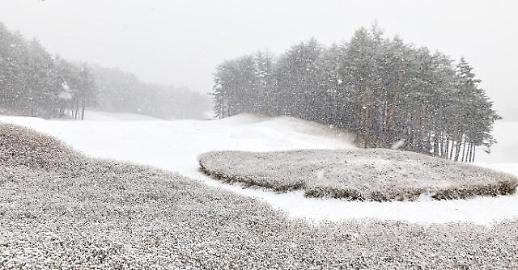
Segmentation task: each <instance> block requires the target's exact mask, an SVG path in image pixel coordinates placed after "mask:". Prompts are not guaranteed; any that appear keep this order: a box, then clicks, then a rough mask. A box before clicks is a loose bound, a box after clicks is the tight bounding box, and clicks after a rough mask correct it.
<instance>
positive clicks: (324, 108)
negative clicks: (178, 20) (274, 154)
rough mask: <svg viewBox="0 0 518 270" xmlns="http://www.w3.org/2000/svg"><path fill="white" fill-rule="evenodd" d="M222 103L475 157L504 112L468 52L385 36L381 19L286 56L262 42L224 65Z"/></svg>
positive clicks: (364, 138) (366, 137)
mask: <svg viewBox="0 0 518 270" xmlns="http://www.w3.org/2000/svg"><path fill="white" fill-rule="evenodd" d="M214 81H215V84H214V89H213V90H214V91H213V95H214V101H215V113H216V115H217V116H218V117H220V118H222V117H227V116H231V115H235V114H239V113H258V114H265V115H271V116H280V115H287V116H293V117H298V118H302V119H306V120H311V121H317V122H320V123H323V124H327V125H331V126H333V127H337V128H345V129H349V130H351V131H353V132H354V133H356V134H358V138H359V141H360V143H361V144H362V145H363V146H364V147H385V148H389V147H401V148H402V149H405V150H409V151H414V152H419V153H426V154H430V155H433V156H437V157H442V158H447V159H452V160H455V161H464V162H473V161H474V160H475V148H476V147H477V146H485V147H486V149H487V150H488V151H489V147H490V146H491V145H492V144H493V143H494V142H495V140H494V139H493V137H492V135H491V131H492V128H493V124H494V122H495V121H496V120H498V119H500V117H499V116H498V115H497V113H496V112H495V111H494V110H493V104H492V102H491V101H490V100H489V98H488V97H487V95H486V93H485V91H484V90H483V89H481V88H480V86H479V83H480V80H478V79H477V78H476V77H475V74H474V73H473V68H472V67H471V66H470V65H469V64H468V63H467V62H466V60H465V59H464V58H462V59H460V61H459V62H458V63H457V64H455V63H454V61H453V60H452V59H450V58H449V57H447V56H445V55H444V54H442V53H440V52H434V53H432V52H430V50H429V49H427V48H416V47H415V46H414V45H412V44H408V43H405V42H404V41H403V40H402V39H401V38H399V37H394V38H386V37H384V35H383V33H382V31H380V30H379V28H378V27H377V26H373V27H372V29H370V30H368V29H365V28H361V29H359V30H357V31H356V32H355V33H354V35H353V37H352V38H351V39H350V41H348V42H344V43H342V44H334V45H332V46H330V47H324V46H322V45H321V44H319V43H318V41H316V40H315V39H311V40H309V41H307V42H301V43H299V44H297V45H294V46H292V47H291V48H289V49H288V50H287V51H286V52H284V53H283V54H281V55H280V56H278V57H274V56H272V55H271V54H270V53H269V52H258V53H256V54H254V55H245V56H242V57H239V58H237V59H233V60H227V61H225V62H224V63H222V64H220V65H219V66H218V67H217V70H216V73H215V78H214Z"/></svg>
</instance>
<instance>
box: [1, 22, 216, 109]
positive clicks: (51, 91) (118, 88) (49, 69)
mask: <svg viewBox="0 0 518 270" xmlns="http://www.w3.org/2000/svg"><path fill="white" fill-rule="evenodd" d="M87 106H88V107H91V108H95V109H98V110H101V111H111V112H131V113H139V114H146V115H151V116H156V117H161V118H202V117H205V116H204V113H205V112H206V111H209V110H210V103H209V99H208V98H207V97H206V96H204V95H201V94H199V93H195V92H191V91H189V90H187V89H182V88H174V87H172V86H160V85H152V84H146V83H143V82H141V81H139V80H138V79H137V78H136V77H135V75H133V74H130V73H125V72H122V71H119V70H117V69H108V68H102V67H99V66H94V65H87V64H75V63H71V62H67V61H65V60H64V59H61V58H60V57H57V56H52V55H51V54H49V53H48V52H47V51H46V50H45V49H44V48H43V47H42V46H41V45H40V44H39V42H38V41H36V40H32V41H28V40H26V39H25V38H24V37H22V35H20V34H18V33H12V32H10V31H8V30H7V29H6V28H5V27H4V26H3V25H2V24H1V23H0V114H13V115H24V116H36V117H43V118H62V117H68V118H73V119H84V116H85V108H86V107H87Z"/></svg>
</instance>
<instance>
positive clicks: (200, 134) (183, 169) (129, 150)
mask: <svg viewBox="0 0 518 270" xmlns="http://www.w3.org/2000/svg"><path fill="white" fill-rule="evenodd" d="M128 120H130V119H128ZM139 120H140V119H139ZM0 121H4V122H10V123H16V124H20V125H23V126H27V127H31V128H33V129H35V130H37V131H41V132H44V133H46V134H50V135H53V136H55V137H57V138H59V139H61V140H63V141H64V142H66V143H67V144H69V145H71V146H73V148H74V149H77V150H80V151H82V152H83V153H85V154H87V155H89V156H93V157H98V158H110V159H116V160H122V161H131V162H134V163H137V164H144V165H151V166H155V167H158V168H162V169H167V170H171V171H176V172H179V173H181V174H182V175H185V176H189V177H191V178H194V179H198V180H200V181H203V183H205V184H207V185H210V186H213V187H218V188H220V189H226V190H230V191H233V192H235V193H238V194H242V195H245V196H250V197H254V198H258V199H260V200H262V201H265V202H267V203H269V204H270V205H272V206H273V207H274V208H277V209H281V210H283V211H285V212H286V213H287V214H288V215H289V216H290V217H293V218H308V219H312V220H314V221H341V220H346V219H356V218H376V219H382V220H400V221H408V222H418V223H448V222H456V221H466V222H474V223H477V224H484V225H488V224H491V223H493V222H494V221H503V220H507V219H514V218H517V217H518V207H516V205H518V195H512V196H500V197H495V198H483V197H480V198H474V199H469V200H448V201H427V200H423V201H418V202H384V203H379V202H345V201H341V200H334V199H309V198H305V197H304V195H303V193H302V192H290V193H283V194H277V193H273V192H270V191H264V190H261V189H243V188H241V187H239V186H233V185H228V184H224V183H221V182H219V181H216V180H213V179H211V178H210V177H206V176H204V175H203V174H202V173H200V172H199V171H198V167H199V166H198V161H197V156H198V155H200V154H202V153H204V152H208V151H214V150H242V151H273V150H295V149H346V148H348V149H351V148H354V146H353V145H352V143H351V141H352V140H353V137H352V136H350V135H348V134H344V133H340V132H337V131H336V130H334V129H329V128H328V127H324V126H320V125H317V124H314V123H310V122H305V121H301V120H297V119H292V118H287V117H281V118H275V119H267V118H261V117H257V116H252V115H240V116H236V117H232V118H229V119H224V120H210V121H195V120H179V121H84V122H82V121H46V120H42V119H37V118H27V117H0ZM516 131H517V132H518V125H517V128H516ZM496 137H497V139H499V134H498V133H497V134H496ZM501 142H502V141H501ZM504 143H505V142H504ZM517 151H518V149H517ZM488 166H490V167H495V168H497V169H499V168H501V167H500V166H498V164H496V165H495V164H489V165H488ZM513 168H518V165H514V164H510V165H507V166H506V170H505V171H507V172H512V171H515V172H518V170H515V169H513Z"/></svg>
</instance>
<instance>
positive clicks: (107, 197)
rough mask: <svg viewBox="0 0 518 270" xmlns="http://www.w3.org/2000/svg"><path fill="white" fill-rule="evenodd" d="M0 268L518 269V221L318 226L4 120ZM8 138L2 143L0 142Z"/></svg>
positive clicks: (0, 129)
mask: <svg viewBox="0 0 518 270" xmlns="http://www.w3.org/2000/svg"><path fill="white" fill-rule="evenodd" d="M0 136H1V139H2V140H0V187H1V188H0V269H182V270H183V269H207V270H208V269H516V268H517V267H518V261H517V260H516V253H517V252H518V242H517V241H516V237H517V231H516V227H517V226H518V224H517V221H512V222H504V223H499V224H497V225H495V226H492V227H485V226H477V225H469V224H446V225H445V224H440V225H438V224H435V225H424V226H422V225H416V224H405V223H400V222H382V221H368V220H362V221H347V222H344V223H336V224H322V225H321V226H313V225H312V224H308V223H306V222H304V221H302V220H289V219H286V217H285V216H284V215H283V214H282V213H281V212H279V211H274V210H273V209H272V208H271V207H269V206H268V205H267V204H265V203H260V202H258V201H257V200H254V199H251V198H247V197H244V196H238V195H236V194H233V193H231V192H228V191H222V190H217V189H213V188H209V187H207V186H205V185H203V184H201V183H198V182H196V181H193V180H190V179H187V178H184V177H180V176H178V175H174V174H171V173H168V172H165V171H159V170H157V169H152V168H148V167H140V166H132V165H128V164H122V163H120V162H113V161H99V160H93V159H88V158H85V157H83V156H81V155H77V154H76V153H74V152H73V151H70V149H68V148H66V147H63V145H61V143H60V142H58V141H55V140H53V139H52V138H48V137H42V136H39V135H38V134H35V133H34V132H31V131H27V130H25V129H21V128H16V127H12V126H6V125H0ZM1 142H4V143H1Z"/></svg>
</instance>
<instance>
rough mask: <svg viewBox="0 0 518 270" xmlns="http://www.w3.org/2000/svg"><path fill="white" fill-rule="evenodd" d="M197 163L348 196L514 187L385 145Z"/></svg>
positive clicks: (231, 176) (403, 196) (309, 192)
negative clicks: (375, 147) (372, 147)
mask: <svg viewBox="0 0 518 270" xmlns="http://www.w3.org/2000/svg"><path fill="white" fill-rule="evenodd" d="M199 163H200V167H201V169H202V171H203V172H205V173H206V174H208V175H212V176H214V177H216V178H218V179H221V180H223V181H227V182H238V183H243V184H245V185H255V186H261V187H266V188H269V189H273V190H275V191H280V192H285V191H289V190H295V189H302V190H304V192H305V195H306V196H308V197H330V198H343V199H348V200H373V201H391V200H416V199H418V198H419V197H420V196H423V195H426V196H431V197H432V198H434V199H464V198H470V197H474V196H497V195H507V194H512V193H514V192H515V190H516V187H517V185H518V179H517V178H516V177H514V176H512V175H509V174H504V173H500V172H495V171H492V170H489V169H485V168H479V167H475V166H471V165H467V164H461V163H456V162H452V161H448V160H444V159H439V158H433V157H429V156H426V155H421V154H416V153H412V152H403V151H395V150H387V149H367V150H363V149H361V150H300V151H282V152H265V153H254V152H239V151H222V152H210V153H206V154H203V155H201V156H200V158H199Z"/></svg>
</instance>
